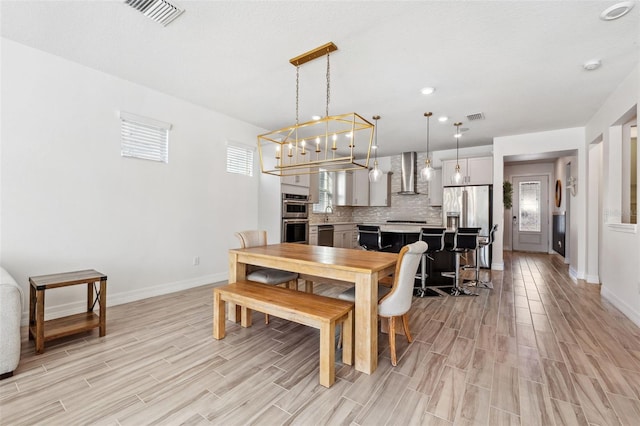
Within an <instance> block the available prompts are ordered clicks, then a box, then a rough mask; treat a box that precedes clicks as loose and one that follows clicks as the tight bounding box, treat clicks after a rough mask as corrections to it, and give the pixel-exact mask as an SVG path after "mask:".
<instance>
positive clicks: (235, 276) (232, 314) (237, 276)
mask: <svg viewBox="0 0 640 426" xmlns="http://www.w3.org/2000/svg"><path fill="white" fill-rule="evenodd" d="M246 276H247V265H246V264H244V263H239V262H238V256H237V255H236V254H234V253H229V284H231V283H235V282H237V281H238V280H244V279H245V278H246ZM240 318H241V312H240V307H239V306H236V304H235V303H227V319H228V320H229V321H232V322H236V323H237V322H239V321H240Z"/></svg>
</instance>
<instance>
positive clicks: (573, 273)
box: [569, 266, 585, 280]
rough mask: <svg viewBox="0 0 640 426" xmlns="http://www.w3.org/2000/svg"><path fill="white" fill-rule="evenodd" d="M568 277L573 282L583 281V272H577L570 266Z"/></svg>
mask: <svg viewBox="0 0 640 426" xmlns="http://www.w3.org/2000/svg"><path fill="white" fill-rule="evenodd" d="M569 276H570V277H571V278H573V279H574V280H584V279H585V278H584V272H578V271H576V270H575V268H573V267H572V266H569Z"/></svg>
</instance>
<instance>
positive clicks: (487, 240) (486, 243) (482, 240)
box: [476, 224, 498, 288]
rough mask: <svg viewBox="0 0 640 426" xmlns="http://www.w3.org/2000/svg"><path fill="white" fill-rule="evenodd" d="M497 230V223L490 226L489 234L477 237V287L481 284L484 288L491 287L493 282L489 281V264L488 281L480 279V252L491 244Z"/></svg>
mask: <svg viewBox="0 0 640 426" xmlns="http://www.w3.org/2000/svg"><path fill="white" fill-rule="evenodd" d="M497 230H498V225H497V224H496V225H493V226H492V227H491V231H490V232H489V235H488V236H487V237H486V238H483V237H480V238H479V240H480V241H479V246H480V249H479V250H476V285H477V286H478V287H480V286H482V287H484V288H493V283H492V282H491V265H489V281H482V280H480V252H481V251H482V249H483V248H484V247H489V246H490V245H491V244H493V241H494V240H495V235H496V231H497Z"/></svg>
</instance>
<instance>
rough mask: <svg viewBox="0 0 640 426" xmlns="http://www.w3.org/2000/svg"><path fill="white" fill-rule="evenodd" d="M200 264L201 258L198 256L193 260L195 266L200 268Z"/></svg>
mask: <svg viewBox="0 0 640 426" xmlns="http://www.w3.org/2000/svg"><path fill="white" fill-rule="evenodd" d="M199 264H200V256H196V257H194V258H193V266H198V265H199Z"/></svg>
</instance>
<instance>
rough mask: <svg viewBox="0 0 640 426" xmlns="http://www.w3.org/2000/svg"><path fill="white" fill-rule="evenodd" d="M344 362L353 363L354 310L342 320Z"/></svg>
mask: <svg viewBox="0 0 640 426" xmlns="http://www.w3.org/2000/svg"><path fill="white" fill-rule="evenodd" d="M340 335H341V336H342V363H343V364H346V365H353V310H351V311H349V313H348V314H347V317H346V318H345V319H344V321H342V333H340Z"/></svg>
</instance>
